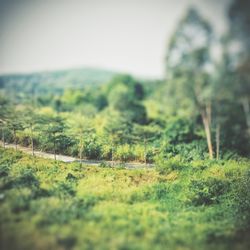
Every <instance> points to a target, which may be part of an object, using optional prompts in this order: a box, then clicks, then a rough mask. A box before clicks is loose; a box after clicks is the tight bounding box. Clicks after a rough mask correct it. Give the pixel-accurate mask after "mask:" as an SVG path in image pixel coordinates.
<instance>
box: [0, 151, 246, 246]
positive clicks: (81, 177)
mask: <svg viewBox="0 0 250 250" xmlns="http://www.w3.org/2000/svg"><path fill="white" fill-rule="evenodd" d="M249 165H250V164H249V161H246V160H242V161H241V162H235V161H230V162H224V163H223V162H221V163H220V165H219V164H218V163H215V162H214V163H212V162H202V161H201V162H195V163H193V164H192V165H187V164H183V165H180V164H179V165H176V166H178V167H176V168H175V167H173V164H172V165H171V166H170V167H168V169H167V171H160V172H158V171H156V170H125V169H112V168H100V167H87V166H85V167H82V168H81V167H80V166H79V165H78V164H76V163H74V164H65V163H61V162H56V163H55V162H54V161H51V160H44V159H40V158H36V159H35V160H34V159H32V158H31V157H30V156H27V155H23V154H21V153H20V152H18V153H15V152H14V151H12V150H6V151H4V150H3V149H1V148H0V190H1V191H0V198H1V199H0V222H1V232H0V235H1V236H0V237H1V244H2V247H3V249H9V250H10V249H26V250H27V249H71V248H73V249H249V246H250V240H249V238H247V234H248V233H249V230H248V228H249V221H250V220H249V218H250V216H249V208H250V197H249V195H250V190H249V182H248V181H249V179H250V174H249V169H250V166H249ZM3 196H4V197H3ZM215 246H216V247H215Z"/></svg>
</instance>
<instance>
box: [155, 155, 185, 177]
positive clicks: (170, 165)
mask: <svg viewBox="0 0 250 250" xmlns="http://www.w3.org/2000/svg"><path fill="white" fill-rule="evenodd" d="M186 167H187V165H186V164H185V163H184V162H182V161H181V159H180V157H178V156H176V157H173V158H171V159H167V160H166V159H164V158H163V157H162V156H159V157H158V158H157V159H156V170H157V171H158V172H159V173H160V174H169V173H170V172H171V171H174V170H182V169H184V168H186Z"/></svg>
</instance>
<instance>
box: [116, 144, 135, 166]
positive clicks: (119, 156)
mask: <svg viewBox="0 0 250 250" xmlns="http://www.w3.org/2000/svg"><path fill="white" fill-rule="evenodd" d="M113 157H114V160H120V161H124V162H125V161H133V160H134V159H135V156H134V153H133V150H132V149H131V147H130V146H129V145H128V144H124V145H119V146H117V147H116V148H115V150H114V156H113Z"/></svg>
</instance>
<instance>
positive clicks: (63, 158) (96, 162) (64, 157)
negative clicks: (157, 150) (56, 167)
mask: <svg viewBox="0 0 250 250" xmlns="http://www.w3.org/2000/svg"><path fill="white" fill-rule="evenodd" d="M0 143H1V146H2V147H3V143H2V141H0ZM5 148H14V149H15V148H16V146H15V145H14V144H7V143H5ZM17 150H20V151H22V152H24V153H27V154H32V150H31V148H28V147H23V146H20V145H17ZM34 154H35V156H38V157H42V158H45V159H54V154H51V153H46V152H42V151H36V150H35V151H34ZM56 160H58V161H63V162H75V161H77V162H80V159H79V158H74V157H71V156H67V155H58V154H57V155H56ZM82 163H83V164H86V165H90V166H98V165H100V164H101V163H106V164H109V165H119V164H122V165H123V166H125V168H128V169H141V168H152V167H154V165H153V164H144V163H138V162H126V163H122V162H118V161H114V162H113V163H112V162H111V161H100V160H87V159H84V160H82Z"/></svg>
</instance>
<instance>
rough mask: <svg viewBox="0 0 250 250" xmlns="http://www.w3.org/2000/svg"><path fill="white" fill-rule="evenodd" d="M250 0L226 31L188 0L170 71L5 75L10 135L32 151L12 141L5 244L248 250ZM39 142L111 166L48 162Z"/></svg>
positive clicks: (239, 4) (232, 15) (2, 92)
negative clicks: (129, 166)
mask: <svg viewBox="0 0 250 250" xmlns="http://www.w3.org/2000/svg"><path fill="white" fill-rule="evenodd" d="M249 8H250V6H249V3H248V1H246V0H239V1H233V2H232V5H231V7H230V8H229V9H228V23H229V30H228V31H227V32H226V33H225V34H223V35H222V36H218V34H216V33H215V32H214V30H213V27H212V26H211V24H210V23H209V21H208V20H206V19H205V18H204V17H203V16H202V15H201V14H200V13H199V12H198V11H197V10H196V9H194V8H190V9H189V10H188V11H187V13H186V14H185V15H184V16H183V18H182V19H181V20H180V21H179V23H177V25H176V29H175V31H174V32H173V35H172V37H171V39H170V41H169V43H168V47H167V53H166V60H165V64H166V74H165V78H164V79H159V80H153V79H151V80H148V79H141V78H136V77H133V76H130V75H127V74H115V73H114V72H109V71H102V70H97V69H96V70H95V69H82V70H81V69H77V70H69V71H59V72H47V73H34V74H30V75H9V76H1V77H0V125H1V143H2V145H3V147H4V146H5V144H6V143H14V144H15V145H16V149H17V148H18V144H19V145H23V146H26V147H30V148H31V149H32V152H33V157H28V156H23V155H22V154H20V153H19V152H18V151H17V150H16V152H15V153H14V152H11V151H8V150H6V151H4V150H3V149H2V148H1V159H0V163H1V168H0V171H1V172H0V178H1V182H0V183H1V186H0V187H1V193H0V202H1V204H0V205H1V206H0V209H1V230H3V229H4V230H3V232H1V237H2V241H3V242H4V244H5V245H4V246H6V249H16V248H15V247H16V246H17V245H16V244H20V249H72V248H75V249H96V248H98V249H100V248H101V249H165V246H168V248H169V249H249V244H250V243H249V239H248V238H247V235H248V234H249V225H250V224H249V222H250V221H249V218H250V216H249V211H250V208H249V204H250V199H249V193H250V192H249V191H250V190H249V166H250V164H249V160H247V159H249V156H250V151H249V149H250V46H249V44H250V35H249V34H250V32H249V27H250V26H249V20H250V15H249V13H250V12H249V11H247V10H248V9H249ZM214 48H219V50H220V53H217V54H216V56H215V55H214V54H213V50H214ZM35 150H42V151H45V152H50V153H53V154H54V158H55V159H56V157H57V155H58V154H64V155H69V156H74V157H78V158H80V159H95V160H97V159H98V160H103V163H102V164H101V166H100V168H89V167H86V166H83V165H79V164H77V163H74V164H68V165H67V164H62V163H59V162H52V161H46V160H41V159H37V158H35V157H34V152H35ZM105 161H119V162H121V164H120V165H119V169H113V168H110V163H107V162H105ZM123 162H142V163H154V165H155V169H153V170H134V171H128V170H125V169H124V166H123ZM24 228H25V230H24ZM23 237H25V239H26V238H27V239H29V240H28V241H27V242H22V243H21V240H22V239H23Z"/></svg>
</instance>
